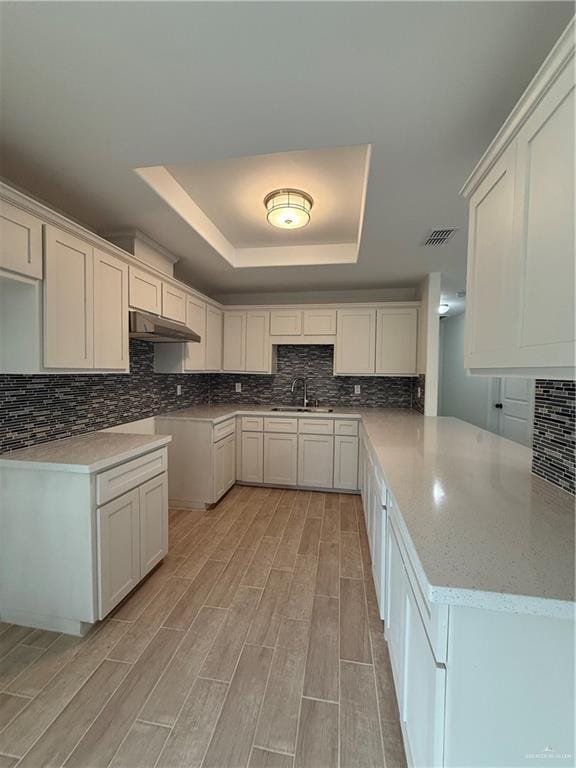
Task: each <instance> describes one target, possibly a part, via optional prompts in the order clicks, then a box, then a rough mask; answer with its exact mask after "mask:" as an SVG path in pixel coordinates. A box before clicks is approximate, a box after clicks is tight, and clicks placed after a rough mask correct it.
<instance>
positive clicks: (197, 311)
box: [184, 296, 206, 371]
mask: <svg viewBox="0 0 576 768" xmlns="http://www.w3.org/2000/svg"><path fill="white" fill-rule="evenodd" d="M186 325H187V326H188V328H190V329H191V330H193V331H195V332H196V333H197V334H198V335H199V336H200V341H199V342H192V341H191V342H188V344H186V346H185V358H184V370H185V371H203V370H204V369H205V368H206V304H205V303H204V302H203V301H202V300H201V299H197V298H196V297H195V296H187V297H186Z"/></svg>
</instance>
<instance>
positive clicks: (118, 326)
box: [94, 250, 130, 370]
mask: <svg viewBox="0 0 576 768" xmlns="http://www.w3.org/2000/svg"><path fill="white" fill-rule="evenodd" d="M129 364H130V361H129V352H128V265H127V264H125V263H124V262H123V261H120V259H117V258H116V257H115V256H111V255H110V254H108V253H104V252H102V251H97V250H95V251H94V367H95V368H109V369H111V370H128V367H129Z"/></svg>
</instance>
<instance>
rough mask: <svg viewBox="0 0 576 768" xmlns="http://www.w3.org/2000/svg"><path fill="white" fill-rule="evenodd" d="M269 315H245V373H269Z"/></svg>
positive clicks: (250, 313)
mask: <svg viewBox="0 0 576 768" xmlns="http://www.w3.org/2000/svg"><path fill="white" fill-rule="evenodd" d="M271 352H272V349H271V345H270V313H269V312H247V313H246V371H248V372H251V373H252V372H254V373H269V372H270V355H271Z"/></svg>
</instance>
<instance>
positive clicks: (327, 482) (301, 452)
mask: <svg viewBox="0 0 576 768" xmlns="http://www.w3.org/2000/svg"><path fill="white" fill-rule="evenodd" d="M333 483H334V438H333V437H332V435H300V436H299V438H298V485H300V486H303V487H311V488H332V487H333Z"/></svg>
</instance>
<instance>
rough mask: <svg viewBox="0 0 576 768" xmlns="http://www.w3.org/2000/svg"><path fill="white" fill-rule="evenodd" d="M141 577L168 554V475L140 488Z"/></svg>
mask: <svg viewBox="0 0 576 768" xmlns="http://www.w3.org/2000/svg"><path fill="white" fill-rule="evenodd" d="M138 491H139V504H140V575H141V576H142V577H144V576H145V575H146V574H147V573H149V572H150V571H151V570H152V568H154V567H155V566H157V565H158V563H159V562H160V561H161V560H162V559H163V558H164V556H165V555H166V554H167V552H168V480H167V476H166V473H165V472H164V473H163V474H161V475H159V476H158V477H153V478H152V479H151V480H148V481H147V482H146V483H143V484H142V485H141V486H140V487H139V488H138Z"/></svg>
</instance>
